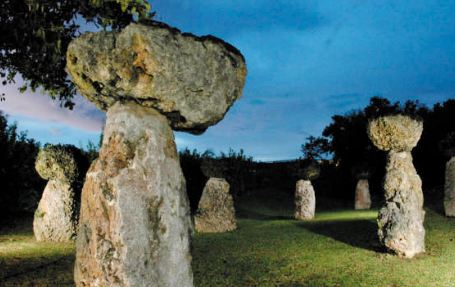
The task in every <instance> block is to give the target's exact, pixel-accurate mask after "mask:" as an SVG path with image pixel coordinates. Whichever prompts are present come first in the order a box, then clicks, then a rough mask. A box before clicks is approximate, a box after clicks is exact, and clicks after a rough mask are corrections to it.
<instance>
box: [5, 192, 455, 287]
mask: <svg viewBox="0 0 455 287" xmlns="http://www.w3.org/2000/svg"><path fill="white" fill-rule="evenodd" d="M258 193H259V192H256V193H255V194H253V195H252V196H249V197H247V198H242V200H241V201H240V202H239V203H238V204H237V205H236V210H237V217H238V226H239V228H238V230H236V231H233V232H228V233H223V234H195V237H194V241H193V273H194V284H195V286H455V272H454V269H455V241H454V240H455V219H451V218H446V217H444V216H443V214H442V212H441V204H430V205H428V206H426V208H425V210H426V220H425V229H426V232H427V236H426V247H427V252H426V253H425V254H421V255H418V256H416V257H415V258H413V259H400V258H398V257H396V256H393V255H389V254H385V253H381V252H379V250H380V246H379V245H378V243H377V236H376V232H377V223H376V216H377V210H369V211H354V210H351V208H346V207H344V208H343V206H345V205H343V204H341V203H338V202H332V203H330V204H329V203H327V202H326V203H324V205H322V207H321V208H319V209H318V211H317V214H316V218H315V219H314V220H311V221H305V222H302V221H296V220H294V219H293V203H292V197H291V196H288V197H283V196H281V195H278V194H277V193H275V192H274V191H273V190H265V191H261V192H260V193H259V194H258ZM324 206H325V207H327V206H331V207H332V208H333V207H336V208H337V209H336V210H333V209H332V210H330V209H327V208H324ZM30 223H31V221H30V222H28V223H27V222H26V223H24V224H25V225H24V226H17V227H16V228H14V229H12V230H9V231H8V232H5V231H4V230H3V233H0V286H74V283H73V281H72V280H73V278H72V276H73V275H72V268H73V262H74V253H75V248H74V245H73V244H45V243H36V242H35V241H34V239H33V234H32V232H31V226H30Z"/></svg>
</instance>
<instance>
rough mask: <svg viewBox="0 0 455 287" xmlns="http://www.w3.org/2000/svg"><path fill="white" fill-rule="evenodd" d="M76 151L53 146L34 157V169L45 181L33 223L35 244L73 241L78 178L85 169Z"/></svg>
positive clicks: (79, 182) (66, 147) (80, 179)
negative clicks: (38, 242)
mask: <svg viewBox="0 0 455 287" xmlns="http://www.w3.org/2000/svg"><path fill="white" fill-rule="evenodd" d="M78 153H79V150H78V149H77V148H76V147H73V146H63V145H55V146H48V147H46V148H43V149H41V150H40V152H39V153H38V156H37V157H36V163H35V168H36V171H37V172H38V173H39V175H40V176H41V177H42V178H44V179H47V180H49V181H48V183H47V185H46V187H45V189H44V192H43V195H42V197H41V200H40V202H39V204H38V208H37V209H36V211H35V218H34V220H33V232H34V234H35V238H36V240H37V241H52V242H68V241H70V240H73V239H75V237H76V232H77V223H78V222H77V221H78V215H79V209H78V206H79V200H78V199H76V198H75V197H76V194H77V195H80V189H81V188H82V178H83V176H84V175H85V172H86V170H87V169H86V168H84V165H83V163H81V162H79V163H78V162H77V159H79V161H82V159H81V157H82V156H81V155H80V154H78Z"/></svg>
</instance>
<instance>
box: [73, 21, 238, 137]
mask: <svg viewBox="0 0 455 287" xmlns="http://www.w3.org/2000/svg"><path fill="white" fill-rule="evenodd" d="M67 71H68V73H69V75H70V77H71V80H72V81H73V83H74V84H75V85H76V86H77V88H78V90H79V91H80V92H81V94H82V95H84V96H85V97H86V98H87V99H88V100H90V101H92V102H93V103H94V104H95V105H96V106H97V107H98V108H99V109H101V110H104V111H106V110H108V109H109V107H110V106H112V105H113V104H115V103H116V102H118V101H134V102H136V103H138V104H140V105H143V106H145V107H152V108H154V109H156V110H158V111H160V112H161V113H162V114H164V115H166V116H167V117H168V119H169V120H170V123H171V127H172V128H173V129H174V130H178V131H187V132H190V133H194V134H201V133H203V132H204V131H205V130H206V129H207V128H208V127H209V126H211V125H214V124H216V123H217V122H219V121H220V120H221V119H222V118H223V117H224V115H225V113H226V112H227V110H228V109H229V108H230V107H231V106H232V104H233V103H234V101H235V100H237V99H239V98H240V97H241V95H242V91H243V86H244V84H245V77H246V73H247V70H246V65H245V59H244V58H243V56H242V55H241V53H240V52H239V51H238V50H237V49H236V48H235V47H233V46H231V45H229V44H227V43H225V42H223V41H222V40H220V39H218V38H216V37H213V36H204V37H196V36H194V35H192V34H189V33H183V34H182V33H180V31H179V30H177V29H175V28H171V27H169V26H167V25H166V24H164V23H160V22H151V23H149V24H148V25H142V24H130V25H129V26H127V27H126V28H125V29H124V30H122V31H121V32H116V31H114V32H112V31H111V32H108V31H106V32H97V33H85V34H83V35H82V36H80V37H78V38H77V39H75V40H74V41H72V42H71V43H70V45H69V47H68V53H67Z"/></svg>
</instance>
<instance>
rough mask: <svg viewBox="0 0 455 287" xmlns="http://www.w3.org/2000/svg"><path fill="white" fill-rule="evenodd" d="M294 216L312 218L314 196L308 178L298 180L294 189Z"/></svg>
mask: <svg viewBox="0 0 455 287" xmlns="http://www.w3.org/2000/svg"><path fill="white" fill-rule="evenodd" d="M295 206H296V208H295V218H296V219H298V220H310V219H313V218H314V212H315V210H316V196H315V194H314V188H313V185H312V184H311V181H309V180H299V181H298V182H297V184H296V191H295Z"/></svg>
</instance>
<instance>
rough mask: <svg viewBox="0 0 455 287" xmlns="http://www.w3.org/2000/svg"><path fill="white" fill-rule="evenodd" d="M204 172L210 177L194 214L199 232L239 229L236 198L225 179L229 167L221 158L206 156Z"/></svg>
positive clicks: (202, 165)
mask: <svg viewBox="0 0 455 287" xmlns="http://www.w3.org/2000/svg"><path fill="white" fill-rule="evenodd" d="M201 170H202V173H203V174H204V175H205V176H206V177H208V178H209V180H208V181H207V183H206V185H205V187H204V190H203V192H202V196H201V199H200V201H199V205H198V210H197V211H196V215H195V216H194V225H195V227H196V230H197V232H201V233H202V232H217V233H221V232H227V231H232V230H235V229H237V219H236V218H235V209H234V200H233V198H232V195H231V194H230V193H229V183H228V182H227V181H226V180H225V179H224V177H225V176H226V172H227V168H226V166H225V165H224V164H223V162H222V161H221V160H217V159H212V158H206V159H204V160H203V161H202V164H201Z"/></svg>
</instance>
